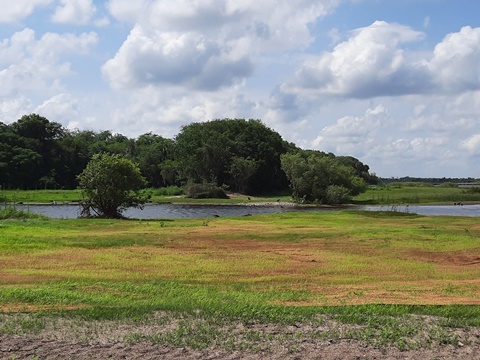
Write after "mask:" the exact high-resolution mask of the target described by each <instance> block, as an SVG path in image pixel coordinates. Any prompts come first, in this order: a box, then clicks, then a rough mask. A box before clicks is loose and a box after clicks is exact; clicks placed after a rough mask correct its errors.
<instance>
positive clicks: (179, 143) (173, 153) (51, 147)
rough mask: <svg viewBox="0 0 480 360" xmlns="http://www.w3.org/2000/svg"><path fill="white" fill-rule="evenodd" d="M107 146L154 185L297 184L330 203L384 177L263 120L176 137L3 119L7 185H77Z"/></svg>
mask: <svg viewBox="0 0 480 360" xmlns="http://www.w3.org/2000/svg"><path fill="white" fill-rule="evenodd" d="M100 153H107V154H117V155H121V156H122V157H125V158H127V159H129V160H131V161H133V162H134V163H136V164H137V165H138V167H139V169H140V171H141V174H142V176H143V177H144V178H145V180H146V186H148V187H153V188H158V187H164V186H171V185H176V186H185V185H186V184H189V183H190V184H199V183H209V184H214V185H216V186H223V187H224V188H228V189H229V190H230V191H236V192H241V193H245V194H267V193H278V192H283V191H289V190H291V191H292V193H293V196H294V197H296V198H298V199H303V200H305V201H310V202H329V201H327V199H328V198H329V196H330V198H332V199H333V198H335V197H336V198H344V197H348V196H349V195H350V196H351V195H354V194H356V193H358V192H359V191H361V190H362V189H363V188H364V186H365V185H366V184H375V183H377V182H378V178H377V177H376V176H375V174H370V173H369V167H368V165H366V164H363V163H362V162H361V161H359V160H358V159H356V158H354V157H350V156H346V157H345V156H335V155H334V154H332V153H324V152H321V151H313V150H303V149H300V148H299V147H297V146H296V145H295V144H293V143H290V142H287V141H285V140H283V139H282V137H281V136H280V134H278V133H277V132H275V131H274V130H272V129H270V128H268V127H267V126H266V125H264V124H263V123H262V122H261V121H259V120H253V119H249V120H245V119H217V120H212V121H209V122H201V123H200V122H198V123H191V124H188V125H185V126H183V127H182V128H181V130H180V132H179V133H178V134H177V135H176V136H175V137H174V138H173V139H168V138H164V137H162V136H160V135H156V134H153V133H146V134H143V135H140V136H139V137H137V138H128V137H126V136H124V135H121V134H117V133H112V132H111V131H99V132H95V131H90V130H82V131H81V130H69V129H66V128H65V127H63V126H62V125H61V124H59V123H56V122H52V121H49V120H48V119H46V118H45V117H42V116H40V115H38V114H30V115H24V116H22V117H21V118H20V119H18V120H17V121H16V122H13V123H11V124H4V123H2V122H0V186H1V187H2V188H3V189H74V188H76V187H77V186H78V175H79V174H81V173H82V171H83V170H84V169H85V168H86V166H87V164H88V163H89V161H90V160H91V159H92V157H93V156H94V155H95V154H100ZM329 186H330V187H331V186H334V187H333V188H330V190H328V188H329ZM329 194H330V195H329Z"/></svg>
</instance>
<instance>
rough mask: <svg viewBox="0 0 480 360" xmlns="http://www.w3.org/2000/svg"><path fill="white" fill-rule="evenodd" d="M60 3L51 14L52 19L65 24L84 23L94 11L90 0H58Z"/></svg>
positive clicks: (90, 17) (94, 8)
mask: <svg viewBox="0 0 480 360" xmlns="http://www.w3.org/2000/svg"><path fill="white" fill-rule="evenodd" d="M59 1H60V5H58V6H57V8H56V9H55V13H54V14H53V15H52V21H54V22H58V23H67V24H78V25H81V24H86V23H88V22H89V21H90V20H91V19H92V17H93V15H94V14H95V12H96V7H95V5H94V4H93V2H92V0H59Z"/></svg>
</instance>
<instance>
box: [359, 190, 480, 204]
mask: <svg viewBox="0 0 480 360" xmlns="http://www.w3.org/2000/svg"><path fill="white" fill-rule="evenodd" d="M353 200H354V203H357V204H372V205H376V204H378V205H390V204H400V203H404V204H428V203H431V204H432V203H446V204H453V203H455V202H465V203H467V202H480V193H477V192H473V191H472V190H469V189H462V188H458V187H437V186H435V187H434V186H402V187H392V186H388V187H384V188H371V189H368V190H367V191H366V192H365V193H363V194H360V195H358V196H356V197H355V198H354V199H353Z"/></svg>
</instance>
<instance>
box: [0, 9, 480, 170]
mask: <svg viewBox="0 0 480 360" xmlns="http://www.w3.org/2000/svg"><path fill="white" fill-rule="evenodd" d="M0 8H1V11H0V121H1V122H3V123H6V124H10V123H12V122H14V121H16V120H18V119H19V118H20V117H21V116H22V115H27V114H31V113H36V114H40V115H42V116H45V117H46V118H47V119H49V120H50V121H55V122H58V123H61V124H62V125H64V126H65V127H67V128H69V129H72V130H73V129H79V130H95V131H103V130H110V131H112V132H114V133H120V134H123V135H125V136H128V137H130V138H136V137H138V136H140V135H142V134H145V133H148V132H152V133H155V134H158V135H162V136H164V137H167V138H173V137H174V136H175V135H176V134H178V133H179V132H180V131H181V126H182V125H187V124H189V123H191V122H203V121H209V120H212V119H223V118H245V119H250V118H253V119H260V120H261V121H262V122H263V123H264V124H265V125H267V126H268V127H270V128H271V129H273V130H275V131H277V132H278V133H280V135H281V136H282V137H283V138H284V139H285V140H287V141H291V142H294V143H295V144H296V145H298V146H299V147H302V148H304V149H316V150H321V151H325V152H332V153H334V154H335V155H348V156H354V157H356V158H358V159H360V160H361V161H362V162H363V163H365V164H368V165H369V166H370V171H371V172H373V173H376V174H377V175H378V176H380V177H386V178H390V177H403V176H412V177H456V178H459V177H473V178H480V166H479V165H480V15H479V14H480V1H476V0H135V1H132V0H106V1H97V0H17V1H11V0H0Z"/></svg>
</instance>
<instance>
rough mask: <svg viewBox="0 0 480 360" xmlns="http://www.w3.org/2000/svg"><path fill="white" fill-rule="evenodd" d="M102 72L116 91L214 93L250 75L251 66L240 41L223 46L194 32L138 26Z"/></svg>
mask: <svg viewBox="0 0 480 360" xmlns="http://www.w3.org/2000/svg"><path fill="white" fill-rule="evenodd" d="M103 72H104V74H105V76H106V77H107V79H108V80H109V82H110V83H111V84H112V86H113V87H115V88H129V87H142V86H148V85H150V84H154V85H160V84H169V85H172V86H185V87H187V88H189V89H205V90H214V89H217V88H220V87H222V86H229V85H233V84H235V82H237V81H240V80H241V79H243V78H245V77H247V76H249V75H250V74H251V72H252V63H251V60H250V58H249V57H248V54H247V53H246V51H245V49H244V48H243V43H242V41H241V40H239V41H231V42H229V43H227V44H223V45H222V44H218V43H215V42H213V41H211V40H209V39H207V38H205V37H204V36H202V35H199V34H195V33H180V34H179V33H161V32H157V31H146V30H145V29H143V28H142V27H141V26H138V25H137V26H136V27H135V28H134V29H133V30H132V31H131V33H130V35H129V37H128V39H127V40H126V41H125V42H124V44H123V45H122V47H121V48H120V50H119V51H118V53H117V54H116V56H115V57H114V58H113V59H111V60H109V61H108V62H107V63H106V64H105V65H104V67H103Z"/></svg>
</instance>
